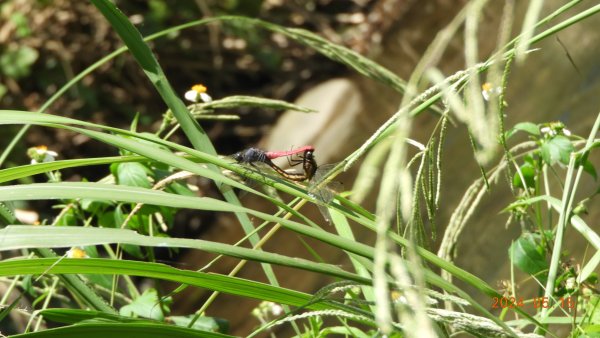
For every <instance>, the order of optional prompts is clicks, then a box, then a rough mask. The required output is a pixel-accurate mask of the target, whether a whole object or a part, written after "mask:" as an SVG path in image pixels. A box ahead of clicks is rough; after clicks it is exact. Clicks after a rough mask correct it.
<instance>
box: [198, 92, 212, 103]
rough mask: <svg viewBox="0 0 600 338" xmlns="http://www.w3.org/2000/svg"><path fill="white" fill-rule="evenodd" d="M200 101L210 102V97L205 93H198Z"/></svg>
mask: <svg viewBox="0 0 600 338" xmlns="http://www.w3.org/2000/svg"><path fill="white" fill-rule="evenodd" d="M200 100H202V102H204V103H208V102H212V97H210V95H208V94H206V93H200Z"/></svg>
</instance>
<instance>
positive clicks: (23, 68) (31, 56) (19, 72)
mask: <svg viewBox="0 0 600 338" xmlns="http://www.w3.org/2000/svg"><path fill="white" fill-rule="evenodd" d="M38 56H39V55H38V51H37V50H35V49H33V48H31V47H29V46H16V45H12V46H9V48H8V49H7V50H5V51H3V52H2V54H0V71H2V74H3V75H5V76H8V77H10V78H13V79H20V78H23V77H26V76H28V75H29V73H30V72H31V66H32V65H33V63H34V62H35V61H36V60H37V58H38Z"/></svg>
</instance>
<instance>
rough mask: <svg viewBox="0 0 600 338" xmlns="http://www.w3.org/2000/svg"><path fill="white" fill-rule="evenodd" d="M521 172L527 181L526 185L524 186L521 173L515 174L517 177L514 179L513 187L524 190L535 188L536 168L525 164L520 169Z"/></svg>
mask: <svg viewBox="0 0 600 338" xmlns="http://www.w3.org/2000/svg"><path fill="white" fill-rule="evenodd" d="M519 170H520V172H521V175H523V179H525V184H523V181H522V180H521V175H519V172H515V175H514V177H513V186H514V187H516V188H523V189H525V186H527V187H528V188H533V187H535V168H534V167H533V166H532V165H531V164H529V163H525V164H523V165H522V166H521V167H520V168H519Z"/></svg>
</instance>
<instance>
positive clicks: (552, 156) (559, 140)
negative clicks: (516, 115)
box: [541, 135, 575, 165]
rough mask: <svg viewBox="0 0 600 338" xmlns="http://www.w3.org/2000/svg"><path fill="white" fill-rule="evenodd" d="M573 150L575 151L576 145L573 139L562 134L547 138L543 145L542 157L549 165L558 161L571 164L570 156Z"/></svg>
mask: <svg viewBox="0 0 600 338" xmlns="http://www.w3.org/2000/svg"><path fill="white" fill-rule="evenodd" d="M573 151H575V147H573V144H572V143H571V141H570V140H569V139H568V138H567V137H565V136H562V135H557V136H555V137H553V138H551V139H549V140H545V141H544V142H543V143H542V147H541V154H542V159H543V160H544V162H546V163H547V164H548V165H554V164H555V163H556V162H560V163H562V164H564V165H567V164H569V156H570V155H571V153H572V152H573Z"/></svg>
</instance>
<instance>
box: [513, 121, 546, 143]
mask: <svg viewBox="0 0 600 338" xmlns="http://www.w3.org/2000/svg"><path fill="white" fill-rule="evenodd" d="M517 131H524V132H526V133H528V134H530V135H533V136H540V128H539V127H538V125H537V124H535V123H531V122H521V123H517V124H515V126H514V127H512V128H511V129H510V130H509V131H507V132H506V138H507V139H509V138H511V137H512V136H513V135H514V134H516V133H517Z"/></svg>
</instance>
